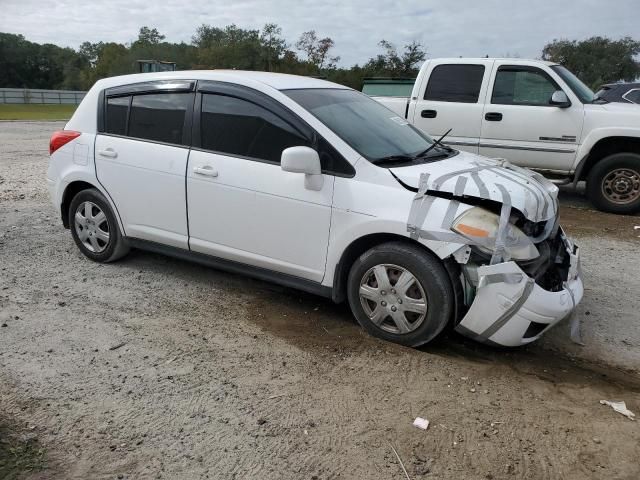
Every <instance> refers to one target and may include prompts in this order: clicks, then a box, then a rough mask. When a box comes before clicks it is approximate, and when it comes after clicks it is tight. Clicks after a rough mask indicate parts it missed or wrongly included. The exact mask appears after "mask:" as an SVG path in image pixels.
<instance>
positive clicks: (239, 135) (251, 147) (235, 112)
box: [200, 94, 310, 163]
mask: <svg viewBox="0 0 640 480" xmlns="http://www.w3.org/2000/svg"><path fill="white" fill-rule="evenodd" d="M200 135H201V138H200V142H201V143H200V144H201V146H202V148H204V149H206V150H212V151H215V152H220V153H228V154H231V155H239V156H242V157H250V158H256V159H260V160H267V161H271V162H276V163H280V157H281V156H282V151H283V150H284V149H286V148H289V147H297V146H310V141H309V140H308V139H306V138H305V137H304V136H303V135H302V134H301V133H300V132H299V131H298V130H297V129H296V128H295V127H293V126H292V125H291V124H289V123H288V122H286V121H285V120H283V119H282V118H280V117H279V116H278V115H276V114H274V113H273V112H271V111H269V110H267V109H266V108H264V107H261V106H259V105H256V104H255V103H252V102H249V101H247V100H243V99H240V98H236V97H230V96H226V95H214V94H204V95H203V96H202V117H201V120H200Z"/></svg>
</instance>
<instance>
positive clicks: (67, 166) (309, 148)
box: [47, 71, 583, 346]
mask: <svg viewBox="0 0 640 480" xmlns="http://www.w3.org/2000/svg"><path fill="white" fill-rule="evenodd" d="M50 152H51V161H50V163H49V170H48V172H47V182H48V185H49V189H50V194H51V197H52V199H53V203H54V205H55V207H56V208H57V209H59V211H60V215H61V218H62V221H63V224H64V225H65V226H67V227H69V228H70V229H71V233H72V235H73V238H74V241H75V242H76V244H77V246H78V247H79V248H80V250H81V251H82V252H83V253H84V254H85V255H86V256H87V257H89V258H90V259H92V260H95V261H100V262H110V261H114V260H116V259H118V258H120V257H122V256H123V255H124V254H126V252H127V250H128V248H129V247H130V246H133V247H139V248H145V249H149V250H153V251H157V252H162V253H166V254H169V255H174V256H177V257H179V258H185V259H190V260H195V261H199V262H201V263H205V264H208V265H214V266H217V267H221V268H223V269H227V270H231V271H234V272H242V273H246V274H249V275H252V276H255V277H258V278H262V279H265V280H270V281H275V282H279V283H281V284H283V285H287V286H291V287H295V288H299V289H302V290H305V291H309V292H313V293H316V294H320V295H324V296H328V297H331V298H332V299H333V300H335V301H342V300H345V299H347V300H348V301H349V304H350V306H351V309H352V311H353V313H354V315H355V317H356V318H357V320H358V322H360V324H361V325H362V326H363V327H364V328H365V329H366V330H367V331H369V332H370V333H372V334H374V335H377V336H379V337H382V338H385V339H387V340H390V341H395V342H398V343H402V344H404V345H411V346H416V345H421V344H423V343H426V342H428V341H430V340H431V339H432V338H434V337H435V336H436V335H438V334H439V333H440V332H441V331H442V330H443V329H444V328H445V327H446V326H447V325H452V326H455V328H456V329H458V330H459V331H460V332H461V333H463V334H465V335H469V336H471V337H472V338H475V339H477V340H479V341H483V342H487V343H491V344H499V345H507V346H516V345H522V344H525V343H529V342H531V341H533V340H535V339H536V338H538V337H539V336H540V335H541V334H542V332H543V331H545V330H546V329H548V328H549V327H551V326H552V325H553V324H555V323H557V322H558V321H559V320H561V319H563V318H565V317H566V316H567V315H568V314H569V313H571V312H572V311H573V309H574V307H575V305H576V303H577V302H579V301H580V299H581V298H582V293H583V287H582V280H581V278H580V276H579V270H578V268H577V267H578V250H577V248H576V247H575V246H574V245H573V244H572V243H571V241H570V240H569V239H568V238H566V237H565V235H564V234H563V232H562V230H561V229H560V228H559V226H558V205H557V188H556V187H555V186H554V185H552V184H551V183H549V182H548V181H546V180H545V179H544V178H543V177H541V176H540V175H538V174H535V173H533V172H530V171H527V170H524V169H519V168H517V167H514V166H507V165H501V164H499V163H498V162H494V161H491V160H488V159H482V158H480V157H478V156H476V155H472V154H469V153H464V152H458V151H456V150H453V149H450V148H444V147H442V146H438V145H437V144H434V142H433V141H432V140H431V139H430V138H429V137H428V136H427V135H425V134H424V133H422V132H420V131H419V130H418V129H416V128H414V127H413V126H411V125H409V124H408V123H407V122H406V120H403V119H402V118H400V117H397V116H390V115H389V110H388V109H386V108H385V107H383V106H382V105H380V104H379V103H377V102H375V101H373V100H371V99H370V98H369V97H367V96H366V95H363V94H361V93H359V92H356V91H354V90H351V89H349V88H346V87H342V86H340V85H336V84H332V83H329V82H325V81H322V80H317V79H311V78H305V77H295V76H290V75H279V74H270V73H262V72H236V71H221V72H216V71H208V72H195V71H189V72H175V73H174V72H172V73H157V74H143V75H132V76H124V77H114V78H110V79H106V80H101V81H99V82H97V83H96V85H95V86H94V87H93V88H92V89H91V91H89V92H88V94H87V95H86V97H85V99H84V100H83V102H82V103H81V105H80V106H79V107H78V109H77V110H76V113H75V114H74V116H73V117H72V119H71V120H70V121H69V123H68V124H67V125H66V129H65V130H64V131H61V132H56V133H55V134H54V135H53V137H52V138H51V143H50ZM429 178H431V179H432V180H429ZM427 192H429V193H428V195H427ZM498 298H499V299H500V301H498Z"/></svg>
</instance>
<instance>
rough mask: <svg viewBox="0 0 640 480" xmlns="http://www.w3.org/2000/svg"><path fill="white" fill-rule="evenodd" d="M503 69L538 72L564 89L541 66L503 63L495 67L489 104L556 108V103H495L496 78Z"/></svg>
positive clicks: (506, 70)
mask: <svg viewBox="0 0 640 480" xmlns="http://www.w3.org/2000/svg"><path fill="white" fill-rule="evenodd" d="M501 71H502V72H511V71H515V72H532V73H538V74H540V75H541V76H543V77H544V78H545V79H547V80H548V81H549V83H551V84H552V85H553V86H554V87H555V89H556V90H562V88H561V87H560V85H558V82H556V81H555V80H554V79H553V78H552V77H551V75H549V74H548V73H547V72H545V71H544V70H542V69H541V68H539V67H534V66H531V65H508V64H502V65H498V66H497V68H495V74H494V75H493V81H492V84H491V90H490V91H491V97H490V98H489V104H491V105H513V106H516V107H553V108H556V107H555V105H551V104H540V103H495V102H494V101H493V97H494V93H495V88H496V80H497V78H498V74H499V73H500V72H501ZM563 91H564V90H563ZM565 93H566V92H565Z"/></svg>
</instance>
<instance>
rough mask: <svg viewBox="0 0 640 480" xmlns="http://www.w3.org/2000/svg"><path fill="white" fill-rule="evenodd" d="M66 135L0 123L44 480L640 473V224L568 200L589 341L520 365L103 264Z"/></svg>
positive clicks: (25, 388)
mask: <svg viewBox="0 0 640 480" xmlns="http://www.w3.org/2000/svg"><path fill="white" fill-rule="evenodd" d="M60 127H61V124H56V123H15V122H12V123H0V323H1V324H2V325H6V326H3V327H2V328H0V437H1V436H2V432H3V431H5V430H4V427H3V423H4V424H5V425H9V426H10V428H11V429H12V430H19V431H22V432H24V433H23V435H26V436H30V437H33V438H37V440H38V442H39V444H40V445H42V447H43V448H44V449H45V452H46V462H45V463H46V468H45V469H44V470H40V471H36V472H32V473H26V474H25V475H26V476H27V477H28V478H47V479H48V478H55V479H58V478H59V479H68V478H78V479H85V478H92V479H93V478H96V479H102V478H108V479H111V478H179V479H182V478H185V479H193V478H238V479H241V478H242V479H244V478H256V479H258V478H259V479H271V478H273V479H334V478H345V479H351V478H363V479H365V478H366V479H374V478H375V479H378V478H381V479H387V478H388V479H403V478H406V476H405V474H404V473H403V471H402V466H404V467H405V468H406V470H407V472H408V474H409V476H410V478H412V479H415V478H438V479H460V478H465V479H466V478H479V479H501V478H526V479H540V478H548V479H556V478H564V479H584V478H608V479H614V478H615V479H617V478H620V479H636V478H638V477H639V476H640V465H639V464H638V461H637V459H638V458H639V456H640V431H639V430H638V427H637V425H638V424H637V423H636V422H632V421H630V420H628V419H626V418H625V417H623V416H622V415H620V414H617V413H615V412H613V410H611V409H610V408H609V407H605V406H602V405H600V404H599V400H601V399H609V400H625V401H626V403H627V406H628V407H629V408H630V409H631V410H632V411H635V412H636V413H638V412H640V373H639V372H640V348H639V347H640V334H639V329H638V328H637V325H638V320H639V318H640V314H639V313H638V312H640V301H639V300H638V296H637V292H638V291H639V287H640V281H639V279H638V275H637V273H636V272H637V271H638V266H639V265H640V253H639V252H638V248H637V247H638V239H637V238H636V236H637V232H635V233H634V232H633V229H632V227H633V225H634V224H640V222H638V219H637V218H631V217H614V216H610V215H604V214H600V213H597V212H593V211H591V210H588V209H586V208H584V205H583V204H581V201H580V200H579V198H578V197H575V196H574V197H575V198H574V197H572V196H571V195H572V194H566V193H563V198H565V197H566V203H567V205H565V206H564V207H563V210H562V216H563V219H564V221H563V223H564V224H565V226H566V229H567V231H568V233H569V234H570V235H573V236H575V237H576V239H577V240H578V242H579V243H580V245H581V247H582V254H583V259H584V261H583V267H584V271H585V278H586V282H587V291H586V294H585V300H584V303H583V304H582V305H581V306H580V308H579V310H578V312H577V314H578V315H579V318H580V320H581V324H582V333H583V339H584V341H585V343H586V345H585V346H584V347H580V346H578V345H575V344H573V343H572V342H571V341H570V340H569V339H568V325H560V326H559V327H558V328H556V329H555V330H552V331H551V332H549V333H548V334H547V336H546V337H545V338H544V339H543V340H542V341H541V342H539V343H538V344H536V345H533V346H530V347H528V348H526V349H519V350H496V349H489V348H485V347H482V346H480V345H476V344H473V343H471V342H468V341H466V340H464V339H463V338H461V337H459V336H456V335H453V334H451V335H447V336H445V337H443V338H441V339H439V340H438V341H437V342H436V343H435V344H432V345H430V346H428V347H426V348H423V349H420V350H413V349H407V348H403V347H400V346H397V345H392V344H388V343H384V342H381V341H379V340H376V339H372V338H370V337H368V336H366V335H365V334H364V333H363V332H362V331H361V329H360V328H359V327H358V326H357V324H356V323H355V322H354V321H353V320H352V318H351V315H350V313H349V311H348V309H347V307H346V306H344V305H338V306H336V305H333V304H332V303H330V302H328V301H326V300H323V299H321V298H318V297H314V296H311V295H305V294H301V293H299V292H296V291H293V290H288V289H283V288H279V287H275V286H273V285H270V284H267V283H263V282H258V281H253V280H249V279H246V278H243V277H239V276H235V275H230V274H227V273H224V272H219V271H216V270H212V269H206V268H203V267H200V266H198V265H194V264H189V263H186V262H182V261H177V260H173V259H170V258H166V257H162V256H159V255H154V254H149V253H144V252H137V251H134V252H132V253H131V254H130V255H129V256H128V257H127V258H125V259H124V260H123V261H121V262H118V263H116V264H110V265H99V264H95V263H92V262H91V261H89V260H87V259H86V258H84V257H83V256H82V255H81V254H80V252H79V251H78V250H77V248H76V247H75V245H74V244H73V241H72V239H71V236H70V234H69V232H68V231H66V230H64V229H63V228H62V226H61V224H60V221H59V219H58V218H57V217H56V216H55V215H54V212H53V209H52V207H51V206H50V202H49V199H48V196H47V193H46V187H45V172H46V165H47V152H46V148H47V142H48V137H49V134H50V132H51V131H52V130H54V129H56V128H60ZM576 198H578V200H576ZM416 416H421V417H425V418H428V419H429V420H430V421H431V425H430V427H429V429H428V430H427V431H422V430H419V429H417V428H415V427H413V426H411V423H412V422H413V419H414V418H415V417H416ZM0 440H2V438H0ZM2 445H3V442H2V441H0V472H3V471H4V472H5V475H6V476H7V477H9V478H12V475H16V474H17V473H18V472H17V471H11V472H9V473H8V474H7V473H6V472H7V470H6V469H5V470H2V467H3V462H4V464H5V465H6V464H7V462H6V461H5V460H6V456H7V455H8V454H7V452H3V449H2ZM393 449H395V450H396V451H397V453H398V455H399V457H400V459H401V462H400V461H398V458H397V457H396V455H395V454H394V450H393ZM3 456H4V457H3ZM401 463H402V464H401ZM0 476H1V475H0Z"/></svg>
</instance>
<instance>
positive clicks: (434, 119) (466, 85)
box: [373, 58, 640, 213]
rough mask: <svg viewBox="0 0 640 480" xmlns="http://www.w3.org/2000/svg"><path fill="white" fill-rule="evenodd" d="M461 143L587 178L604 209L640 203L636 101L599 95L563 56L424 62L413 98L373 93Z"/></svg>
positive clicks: (627, 209) (556, 174)
mask: <svg viewBox="0 0 640 480" xmlns="http://www.w3.org/2000/svg"><path fill="white" fill-rule="evenodd" d="M373 98H375V99H376V100H378V101H379V102H380V103H382V104H383V105H385V106H387V107H388V108H390V109H391V110H393V111H394V112H396V113H397V114H398V115H399V116H401V117H403V118H405V119H407V120H408V121H409V122H411V123H412V124H414V125H415V126H416V127H418V128H419V129H421V130H422V131H424V132H426V133H428V134H429V135H431V136H432V137H436V138H437V137H439V136H441V135H443V134H445V133H446V132H447V131H448V130H449V129H452V130H451V132H450V133H449V135H448V136H447V137H446V139H445V140H443V143H447V144H449V145H451V146H453V147H455V148H457V149H460V150H466V151H469V152H472V153H477V154H480V155H484V156H487V157H494V158H496V157H497V158H504V159H506V160H508V161H509V162H511V163H513V164H516V165H520V166H524V167H528V168H531V169H534V170H538V171H540V172H541V173H543V174H544V175H546V176H547V177H549V178H551V179H553V180H554V181H555V182H556V183H562V184H568V183H573V185H574V186H575V185H576V184H577V183H578V182H579V181H580V180H586V181H587V188H586V193H587V196H588V197H589V199H590V200H591V202H592V203H593V204H594V205H595V206H596V207H597V208H599V209H600V210H604V211H608V212H613V213H634V212H638V211H640V107H638V106H637V105H631V104H628V105H626V104H621V103H608V102H606V101H605V100H603V99H600V98H598V97H597V96H596V95H595V94H594V93H593V92H592V91H591V90H590V89H589V88H588V87H587V86H585V85H584V84H583V83H582V82H581V81H580V80H579V79H578V78H577V77H576V76H575V75H573V74H572V73H571V72H570V71H569V70H567V69H566V68H565V67H563V66H562V65H558V64H554V63H551V62H544V61H541V60H522V59H514V58H500V59H498V58H496V59H492V58H452V59H434V60H429V61H427V62H426V63H425V64H424V65H423V66H422V68H421V69H420V73H419V74H418V78H417V79H416V82H415V85H414V87H413V91H412V93H411V97H410V98H406V97H373Z"/></svg>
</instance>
